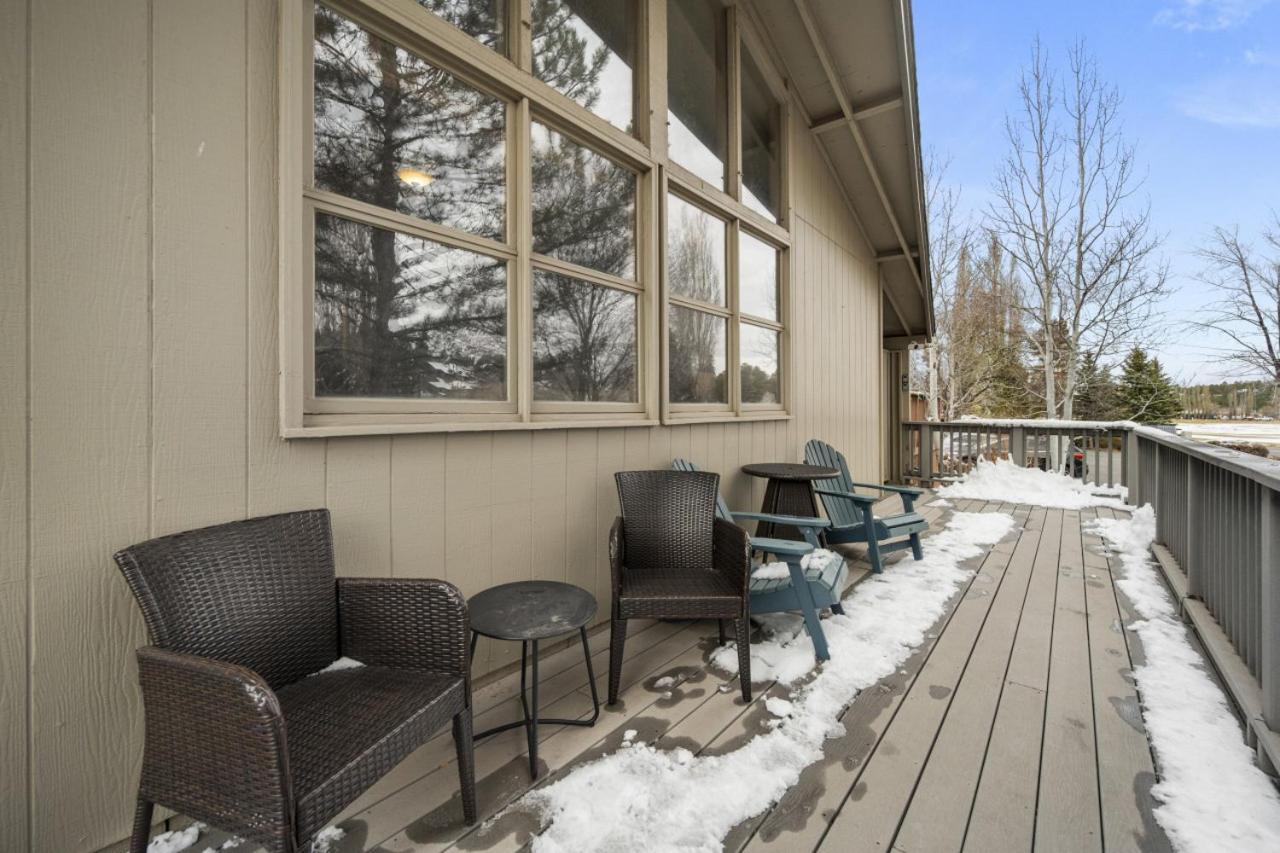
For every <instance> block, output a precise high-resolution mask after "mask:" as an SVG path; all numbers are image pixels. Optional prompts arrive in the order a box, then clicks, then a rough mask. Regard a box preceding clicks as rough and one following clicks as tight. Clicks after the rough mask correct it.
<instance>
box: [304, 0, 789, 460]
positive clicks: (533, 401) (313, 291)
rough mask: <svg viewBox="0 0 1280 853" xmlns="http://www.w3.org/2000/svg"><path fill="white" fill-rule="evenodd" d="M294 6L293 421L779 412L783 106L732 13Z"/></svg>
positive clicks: (449, 2) (508, 420) (554, 419)
mask: <svg viewBox="0 0 1280 853" xmlns="http://www.w3.org/2000/svg"><path fill="white" fill-rule="evenodd" d="M285 7H286V9H287V10H289V12H288V13H287V14H286V15H285V16H284V17H283V18H282V31H281V38H282V56H283V57H285V64H284V67H285V68H288V67H289V66H290V61H289V59H288V57H291V56H292V57H303V56H305V57H306V60H307V61H306V62H305V64H303V65H301V66H300V67H299V68H298V71H297V73H296V75H292V74H290V73H285V74H282V75H281V119H280V122H281V146H282V147H281V159H280V169H281V234H282V243H281V261H280V263H281V276H282V282H285V283H293V282H296V283H297V289H296V291H295V290H294V289H293V287H292V286H287V287H285V288H284V289H283V290H282V293H284V297H283V298H282V302H281V335H282V339H281V344H282V350H281V352H282V362H281V377H282V378H281V382H282V400H283V403H284V404H283V406H282V415H281V416H282V422H283V425H284V429H285V433H286V435H315V434H342V433H347V432H350V433H359V432H367V431H383V432H386V431H404V430H417V429H428V430H436V429H455V428H467V429H480V428H489V427H490V426H492V427H494V428H520V427H521V426H522V425H525V426H529V425H533V424H534V422H540V423H543V424H544V425H545V424H546V423H554V424H555V425H557V426H559V425H562V424H563V425H566V426H571V425H575V424H595V423H631V424H634V423H654V422H657V421H658V419H659V418H663V419H666V418H671V419H679V418H691V417H693V418H698V417H700V418H732V417H743V416H756V417H778V416H784V415H785V409H784V401H785V396H786V395H785V391H786V382H785V378H784V377H785V372H784V370H783V367H784V366H785V364H786V350H785V347H786V340H787V330H786V326H785V322H786V319H785V318H786V310H785V309H786V304H787V301H786V287H787V281H788V276H787V268H788V264H787V251H788V247H789V245H790V236H789V234H788V233H787V231H786V229H785V227H784V225H783V224H780V223H784V216H783V208H784V204H785V202H784V198H785V195H784V191H785V185H784V182H783V180H782V176H783V169H782V163H783V159H784V155H785V136H784V134H783V132H782V129H783V127H784V126H785V119H784V112H783V107H782V106H781V105H780V103H779V101H778V100H777V98H776V93H777V92H778V90H779V87H778V83H777V80H776V78H774V77H771V76H770V74H771V73H772V72H770V71H769V70H768V69H767V68H765V67H764V66H762V65H760V64H759V63H757V62H756V61H755V60H753V59H752V58H751V57H750V55H749V54H750V51H749V50H748V49H747V48H746V47H745V45H744V42H743V38H744V36H743V33H744V30H743V29H742V27H743V24H742V22H741V21H739V19H738V12H737V10H736V8H735V7H733V6H732V5H728V6H726V5H725V4H723V3H721V2H719V0H684V2H675V0H671V2H669V3H668V4H666V7H665V8H663V6H654V5H653V4H651V3H647V2H646V0H535V2H533V3H532V4H523V3H515V2H514V0H414V2H410V3H406V4H402V5H401V6H400V7H397V8H396V10H395V11H394V14H393V13H392V12H391V11H390V9H388V10H387V11H386V12H384V11H381V6H380V5H379V4H374V3H366V2H365V0H286V6H285ZM522 10H526V11H527V12H528V13H529V15H530V17H529V19H528V21H527V22H526V23H523V24H522V22H521V21H520V20H519V15H520V14H522ZM642 12H643V14H642ZM384 14H385V15H387V16H389V17H383V16H384ZM392 18H394V20H393V19H392ZM463 34H465V35H463ZM668 36H669V38H667V37H668ZM654 38H658V39H660V41H658V42H657V43H654V42H653V41H652V40H653V39H654ZM661 39H666V41H661ZM657 51H665V52H666V54H667V65H668V72H669V73H668V77H667V79H668V80H670V81H671V82H670V85H667V82H666V80H659V81H654V80H651V79H650V80H646V79H644V78H643V77H642V76H640V74H641V71H642V70H643V69H645V68H647V67H649V66H650V65H651V64H656V65H657V66H658V67H661V64H662V63H661V59H660V58H659V59H657V60H654V59H653V57H654V56H655V55H656V56H658V57H660V56H661V54H660V53H656V52H657ZM646 57H648V58H646ZM544 84H545V85H544ZM548 87H550V88H548ZM553 90H554V91H553ZM566 98H568V99H569V100H572V101H573V102H575V103H576V104H577V105H578V107H575V106H573V105H572V104H570V103H569V102H568V101H566ZM731 99H733V100H731ZM579 107H581V109H579ZM619 131H623V132H622V133H619ZM299 155H301V156H299ZM664 337H665V340H664Z"/></svg>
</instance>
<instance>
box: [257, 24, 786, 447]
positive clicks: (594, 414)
mask: <svg viewBox="0 0 1280 853" xmlns="http://www.w3.org/2000/svg"><path fill="white" fill-rule="evenodd" d="M278 2H279V4H280V41H279V44H280V54H279V87H280V106H281V109H280V127H279V247H280V252H279V289H280V317H279V321H280V340H279V344H280V420H281V434H282V435H283V436H285V437H286V438H300V437H324V436H335V435H361V434H378V433H406V432H442V431H470V430H507V429H547V428H565V427H601V426H619V425H626V426H643V425H654V424H658V423H685V422H689V421H691V420H732V419H765V418H769V419H772V418H784V417H787V416H788V412H789V399H788V394H789V389H790V388H791V386H792V382H791V381H790V380H789V377H788V374H787V370H788V369H789V365H790V362H791V359H790V341H789V335H788V332H787V330H788V329H789V328H790V282H791V272H790V267H791V252H790V247H791V207H790V201H789V199H790V196H789V192H790V183H791V182H790V175H789V162H790V142H789V136H790V130H791V121H790V113H789V104H790V94H789V90H788V88H787V85H786V84H785V82H784V81H783V79H782V77H781V76H780V75H778V74H777V72H776V70H775V66H774V63H773V62H771V61H770V56H769V54H768V53H767V52H766V51H765V49H764V43H763V41H762V40H761V39H760V37H759V35H758V33H757V32H756V31H755V28H754V27H753V26H752V25H751V24H750V22H749V21H748V20H747V17H748V16H747V15H745V14H743V13H742V12H741V10H739V9H738V8H737V7H736V6H735V5H732V4H730V5H728V6H726V10H725V14H726V15H727V16H728V37H729V42H728V43H729V45H730V59H729V62H730V87H731V91H730V98H729V100H730V106H729V109H730V117H729V121H730V125H729V127H730V140H731V146H730V155H729V156H730V164H729V165H730V169H729V192H724V191H721V190H719V189H718V188H712V187H709V186H707V185H705V184H703V182H702V181H700V180H699V179H697V178H696V177H694V176H693V175H691V174H689V173H688V172H687V171H686V170H684V169H682V168H681V167H680V166H679V165H677V164H674V163H670V162H669V161H668V160H667V151H666V114H667V109H666V41H665V32H666V0H635V2H637V3H638V7H639V8H638V14H637V22H638V32H637V56H636V78H635V87H634V93H635V97H634V102H635V105H636V120H635V131H636V133H635V135H634V136H633V135H631V134H628V133H626V132H625V131H623V130H621V129H619V128H617V127H615V126H614V125H612V124H610V123H609V122H608V121H607V120H605V119H604V118H602V117H600V116H597V115H595V114H593V113H591V112H590V111H588V110H587V109H585V108H584V107H582V106H581V105H579V104H578V103H576V102H575V101H573V100H572V99H570V98H569V97H567V96H565V95H564V94H562V93H561V92H559V91H558V90H556V89H554V88H553V87H551V86H550V85H548V84H546V83H543V82H542V81H540V80H537V79H536V78H535V77H534V76H533V75H532V73H531V68H532V57H531V49H532V45H531V42H530V29H531V28H530V27H528V26H526V23H527V22H528V21H529V20H530V17H531V16H530V5H531V0H508V8H507V18H506V25H507V26H506V32H505V38H504V40H505V43H506V50H507V55H503V54H500V53H498V52H497V51H494V50H493V49H491V48H488V47H486V46H484V45H482V44H480V43H479V42H478V41H475V40H474V39H472V38H471V37H470V36H468V35H467V34H465V33H463V32H462V31H460V30H458V29H457V28H455V27H453V26H452V25H451V24H449V23H448V22H446V21H445V20H444V19H442V18H439V17H437V16H435V15H433V14H432V13H430V12H428V11H427V10H426V9H424V8H423V7H421V6H419V5H418V4H417V3H416V2H414V0H327V2H325V3H324V5H326V6H329V7H330V8H332V9H334V11H336V12H338V13H340V14H342V15H344V16H346V17H348V18H350V19H351V20H353V21H355V22H356V23H358V24H359V25H360V26H362V27H364V28H366V29H368V30H369V31H371V32H374V33H375V34H377V35H379V36H381V37H383V38H385V39H387V40H389V41H391V42H393V43H395V44H397V45H399V46H401V47H402V48H404V49H406V50H409V51H411V52H413V53H415V54H417V55H419V56H421V57H423V58H424V59H425V60H426V61H428V62H430V63H432V64H433V65H437V66H439V67H440V68H442V69H443V70H445V71H448V72H449V73H451V74H453V75H455V76H457V77H458V78H459V79H460V80H462V81H463V82H465V83H467V84H468V85H470V86H473V87H475V88H477V89H480V90H481V91H483V92H486V93H488V94H491V95H493V96H495V97H498V98H501V99H503V100H505V101H506V102H507V104H508V108H507V193H506V204H507V227H506V230H505V234H504V237H505V239H504V240H503V241H501V242H499V241H494V240H490V239H487V238H484V237H480V236H477V235H473V234H467V233H465V232H461V231H459V230H457V229H454V228H450V227H448V226H444V225H438V224H434V223H430V222H425V221H424V220H420V219H417V218H415V217H411V216H407V215H404V214H399V213H396V212H394V211H388V210H384V209H382V208H378V207H376V206H374V205H369V204H365V203H363V202H359V201H356V200H353V199H348V198H344V197H342V196H338V195H335V194H333V193H327V192H324V191H320V190H316V189H314V188H313V187H312V185H311V175H312V170H313V167H314V161H313V145H312V142H313V140H312V132H313V116H312V110H313V108H314V91H313V85H312V74H313V50H314V48H313V39H312V36H313V33H312V27H313V20H314V15H313V4H314V2H317V0H278ZM744 43H745V44H746V45H747V48H748V49H750V50H752V53H753V56H754V57H755V59H756V61H757V64H758V65H759V66H760V67H761V70H762V71H763V72H764V74H765V76H766V78H767V79H768V81H769V83H770V86H771V87H772V88H773V89H774V93H775V95H776V96H777V97H778V98H779V102H780V105H781V110H782V112H781V117H780V123H781V137H782V139H781V159H782V176H781V181H782V196H781V205H780V207H781V211H780V215H779V221H778V222H777V223H774V222H770V221H769V220H768V219H767V218H766V217H763V216H761V215H759V214H758V213H756V212H755V211H753V210H751V209H750V208H748V207H746V206H745V205H744V204H742V203H741V201H740V192H741V189H740V188H741V174H740V169H739V161H740V146H741V127H740V124H739V118H738V110H739V103H740V100H739V98H740V95H739V84H738V62H739V60H738V57H739V51H740V50H741V49H742V47H743V44H744ZM532 121H537V122H539V123H542V124H546V125H548V126H550V127H552V128H553V129H554V130H556V131H557V132H558V133H561V134H563V135H565V136H566V137H569V138H570V139H572V140H573V141H574V142H576V143H578V144H581V145H585V146H586V147H588V148H590V149H591V150H592V151H593V152H595V153H596V154H599V155H602V156H604V157H607V158H608V159H610V160H612V161H614V162H615V163H617V164H619V165H621V166H624V167H626V168H628V169H630V170H632V171H634V172H635V173H636V175H637V184H636V220H635V221H636V232H635V233H636V258H635V280H634V281H630V280H626V279H619V278H617V277H615V276H611V275H608V274H605V273H600V272H597V271H594V270H591V269H587V268H583V267H579V266H577V265H575V264H570V263H567V262H564V261H559V260H557V259H554V258H549V257H545V256H541V255H535V254H534V253H533V250H532V244H533V237H532V198H531V194H532V186H531V164H530V157H531V141H530V128H531V122H532ZM669 189H671V190H674V191H676V192H678V193H680V194H681V195H682V196H684V197H686V198H688V199H690V200H692V201H694V202H695V203H697V204H698V205H700V206H703V207H706V208H707V209H709V210H711V211H713V212H714V213H716V215H718V216H720V217H722V218H724V219H725V220H726V221H728V222H729V223H730V228H729V235H728V239H727V241H726V243H727V255H728V257H727V258H726V272H727V274H728V275H730V276H731V279H730V281H729V282H727V284H728V285H729V288H730V290H729V292H730V293H732V294H733V296H732V297H731V298H732V299H733V300H734V304H733V312H734V314H733V317H732V318H731V319H730V321H729V330H728V335H729V340H730V349H729V352H728V353H727V356H728V358H729V364H728V367H729V372H730V382H729V389H730V391H729V393H730V397H731V403H730V404H729V405H728V406H723V407H719V408H716V409H700V408H698V407H693V408H690V407H688V406H686V405H677V406H671V405H669V403H668V402H667V387H666V386H667V328H666V327H667V320H666V318H667V311H668V301H667V297H666V282H665V271H664V263H663V261H664V255H663V241H664V235H665V228H664V225H665V207H666V197H667V192H668V190H669ZM316 210H322V211H325V212H331V213H334V214H336V215H339V216H345V217H347V218H351V219H355V220H356V221H360V222H364V223H367V224H371V225H375V226H378V227H384V228H387V227H390V228H392V229H393V230H396V231H400V232H403V233H408V234H410V235H413V236H418V237H423V238H425V239H430V240H433V241H436V242H440V243H445V244H447V245H451V246H457V247H459V248H463V249H469V250H474V251H479V252H481V253H483V254H486V255H490V256H493V257H497V258H502V259H505V260H506V262H507V294H508V302H507V334H508V358H507V383H506V386H507V400H505V401H476V400H439V399H411V400H406V399H385V398H329V397H326V398H317V397H316V396H315V394H314V387H315V386H314V379H313V374H314V355H315V353H314V336H315V331H314V327H313V323H314V320H313V317H314V313H313V310H312V308H313V305H314V301H313V300H314V296H315V292H314V260H315V255H314V234H313V229H314V216H315V211H316ZM742 227H746V228H748V229H749V230H750V231H751V232H752V233H753V234H755V235H756V236H758V237H760V238H762V239H764V240H765V241H766V242H768V243H770V244H772V245H774V246H775V247H776V248H778V249H779V251H780V255H779V282H778V285H779V323H778V327H779V330H780V331H781V338H780V347H779V362H780V367H779V369H780V373H781V375H780V378H779V381H780V386H781V389H782V396H781V400H780V401H779V403H778V404H777V405H772V404H770V405H762V404H757V405H743V404H742V403H741V401H740V400H739V399H738V398H739V397H740V396H741V389H740V380H739V377H738V371H739V367H738V364H737V355H738V353H737V337H738V325H737V324H738V322H739V318H738V316H737V314H736V291H737V285H736V265H737V233H738V229H739V228H742ZM535 268H537V269H545V270H548V271H550V272H555V273H559V274H562V275H567V276H570V277H572V278H575V279H578V280H581V281H584V282H587V283H590V284H598V285H603V286H606V287H611V288H615V289H619V290H624V291H626V292H629V293H632V294H634V295H635V297H636V300H637V304H636V324H637V331H636V344H637V347H636V349H637V353H636V357H637V366H636V386H637V399H636V401H635V402H634V403H588V402H572V401H547V400H535V399H534V389H533V333H532V329H533V313H532V312H533V305H532V296H533V270H534V269H535ZM726 295H727V296H728V294H726Z"/></svg>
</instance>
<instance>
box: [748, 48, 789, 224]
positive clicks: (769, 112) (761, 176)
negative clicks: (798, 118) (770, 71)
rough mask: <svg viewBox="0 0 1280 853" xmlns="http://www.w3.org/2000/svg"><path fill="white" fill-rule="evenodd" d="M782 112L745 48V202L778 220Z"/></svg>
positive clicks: (780, 196)
mask: <svg viewBox="0 0 1280 853" xmlns="http://www.w3.org/2000/svg"><path fill="white" fill-rule="evenodd" d="M781 114H782V111H781V109H780V108H779V107H778V102H777V100H776V99H775V98H774V97H773V92H772V91H771V90H770V89H769V84H768V83H766V82H765V79H764V74H763V73H762V72H761V71H760V68H759V66H757V65H756V63H755V60H754V59H752V58H751V54H750V52H748V51H747V49H746V46H745V45H744V46H743V48H742V202H743V204H745V205H746V206H747V207H749V208H751V209H752V210H754V211H756V212H757V213H762V214H764V215H765V216H767V217H768V218H769V219H771V220H773V221H774V222H777V221H778V203H779V201H780V200H781V198H782V191H781V174H782V170H781V155H780V153H779V144H778V141H779V138H780V137H781V133H780V130H779V125H780V123H781V121H780V118H781Z"/></svg>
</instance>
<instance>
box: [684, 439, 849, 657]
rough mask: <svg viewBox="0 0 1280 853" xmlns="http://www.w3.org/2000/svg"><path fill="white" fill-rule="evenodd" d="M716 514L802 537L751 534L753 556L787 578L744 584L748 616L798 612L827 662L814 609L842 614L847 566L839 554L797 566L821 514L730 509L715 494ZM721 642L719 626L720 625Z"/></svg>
mask: <svg viewBox="0 0 1280 853" xmlns="http://www.w3.org/2000/svg"><path fill="white" fill-rule="evenodd" d="M671 467H672V468H674V469H675V470H677V471H697V470H698V468H697V466H696V465H694V464H693V463H692V462H689V461H687V460H685V459H676V460H674V461H673V462H672V463H671ZM716 515H718V516H720V517H721V518H723V519H724V520H725V521H732V522H733V523H735V524H737V523H738V522H739V521H766V522H769V523H771V524H785V525H788V526H790V527H795V528H798V529H799V530H800V533H801V535H802V536H804V538H805V541H803V542H800V541H797V540H794V539H771V538H766V537H756V536H753V537H751V550H752V552H753V553H757V554H772V555H773V556H775V557H777V558H778V559H780V560H781V561H782V562H784V563H786V564H787V569H788V570H789V572H790V575H791V576H790V577H788V578H754V577H753V578H752V579H751V582H750V592H751V612H752V613H753V614H763V613H782V612H787V611H792V610H798V611H800V614H801V615H802V616H803V617H804V625H805V629H806V630H808V632H809V637H810V639H812V640H813V651H814V655H815V656H816V657H817V659H818V660H829V659H830V657H831V654H830V652H829V651H828V649H827V637H826V635H825V634H824V633H823V631H822V623H821V621H820V620H819V619H818V612H819V611H820V610H823V609H825V608H828V607H830V608H831V612H832V613H844V608H843V607H841V606H840V593H841V591H842V590H843V589H844V584H845V581H846V580H847V579H848V577H849V567H848V566H847V565H845V562H844V558H843V557H839V556H837V557H833V558H832V559H830V560H828V561H827V562H826V563H825V564H824V565H821V566H810V567H809V568H808V569H805V568H804V567H802V566H801V565H800V564H801V561H802V560H803V558H804V556H805V555H806V554H809V553H811V552H813V551H814V550H815V549H817V548H819V547H821V541H820V533H819V531H822V530H824V529H826V528H827V527H828V526H830V524H831V522H829V521H827V520H826V519H825V518H802V517H800V516H794V515H776V514H774V513H768V512H734V511H732V510H730V509H729V506H728V504H726V503H725V502H724V498H722V497H719V496H717V497H716ZM720 631H721V636H722V640H723V633H724V625H723V624H722V625H721V626H720Z"/></svg>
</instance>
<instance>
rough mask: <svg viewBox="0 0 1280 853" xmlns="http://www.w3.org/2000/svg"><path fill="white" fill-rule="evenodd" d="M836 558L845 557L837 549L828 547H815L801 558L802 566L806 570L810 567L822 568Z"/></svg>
mask: <svg viewBox="0 0 1280 853" xmlns="http://www.w3.org/2000/svg"><path fill="white" fill-rule="evenodd" d="M835 558H839V559H841V560H843V559H844V557H841V556H840V555H839V554H837V553H836V552H835V551H828V550H827V549H826V548H815V549H813V550H812V551H810V552H809V553H808V554H805V555H804V556H803V557H801V558H800V568H802V569H804V570H805V571H808V570H809V569H821V568H822V567H823V566H825V565H826V564H827V563H829V562H831V560H832V559H835Z"/></svg>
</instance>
